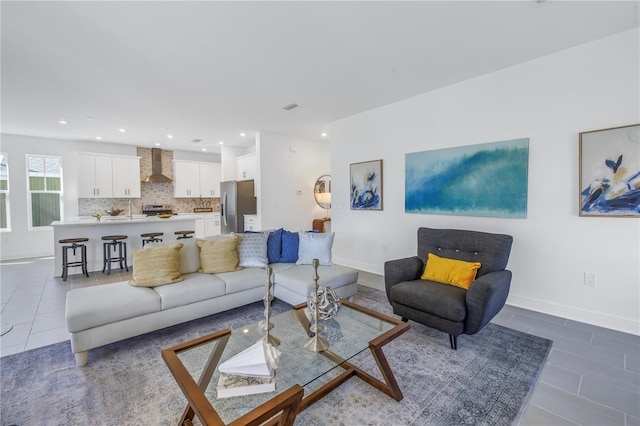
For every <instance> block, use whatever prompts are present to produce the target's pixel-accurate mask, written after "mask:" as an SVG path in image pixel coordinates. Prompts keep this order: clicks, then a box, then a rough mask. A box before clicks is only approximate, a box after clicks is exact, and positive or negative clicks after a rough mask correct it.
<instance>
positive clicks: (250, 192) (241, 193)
mask: <svg viewBox="0 0 640 426" xmlns="http://www.w3.org/2000/svg"><path fill="white" fill-rule="evenodd" d="M256 205H257V202H256V197H255V195H254V188H253V181H252V180H243V181H237V182H236V181H229V182H221V183H220V232H221V233H222V234H229V233H231V232H236V233H241V232H244V215H245V214H256V212H257V210H256V209H257V207H256Z"/></svg>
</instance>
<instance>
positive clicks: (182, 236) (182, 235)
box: [174, 231, 196, 240]
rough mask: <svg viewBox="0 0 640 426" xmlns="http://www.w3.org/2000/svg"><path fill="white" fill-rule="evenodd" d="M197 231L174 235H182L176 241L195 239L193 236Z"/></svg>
mask: <svg viewBox="0 0 640 426" xmlns="http://www.w3.org/2000/svg"><path fill="white" fill-rule="evenodd" d="M195 232H196V231H176V232H174V234H176V235H180V236H179V237H178V238H176V240H182V239H183V238H193V235H191V234H194V233H195Z"/></svg>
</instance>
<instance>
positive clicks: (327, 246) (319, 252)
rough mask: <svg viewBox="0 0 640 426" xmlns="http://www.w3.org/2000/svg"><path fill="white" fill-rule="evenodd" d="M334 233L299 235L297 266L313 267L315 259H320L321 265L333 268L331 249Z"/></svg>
mask: <svg viewBox="0 0 640 426" xmlns="http://www.w3.org/2000/svg"><path fill="white" fill-rule="evenodd" d="M334 235H335V234H334V233H333V232H332V233H330V234H319V233H315V232H302V231H300V232H299V233H298V239H299V240H300V242H299V246H298V260H297V261H296V264H297V265H311V264H312V263H313V259H318V261H319V263H320V265H323V266H331V265H333V262H331V247H332V246H333V238H334Z"/></svg>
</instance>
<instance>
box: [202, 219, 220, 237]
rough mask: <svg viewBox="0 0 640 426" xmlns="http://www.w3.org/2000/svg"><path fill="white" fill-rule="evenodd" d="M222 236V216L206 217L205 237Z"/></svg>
mask: <svg viewBox="0 0 640 426" xmlns="http://www.w3.org/2000/svg"><path fill="white" fill-rule="evenodd" d="M219 234H220V216H218V215H216V216H212V215H210V214H209V215H205V217H204V235H205V237H207V236H209V235H219Z"/></svg>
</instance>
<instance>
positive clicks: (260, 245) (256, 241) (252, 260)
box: [238, 232, 269, 268]
mask: <svg viewBox="0 0 640 426" xmlns="http://www.w3.org/2000/svg"><path fill="white" fill-rule="evenodd" d="M238 236H239V237H240V240H239V241H238V257H239V259H240V263H239V265H240V266H243V267H245V268H266V267H267V265H268V264H269V261H268V259H267V239H268V238H269V234H265V233H262V232H259V233H255V234H253V233H251V234H238Z"/></svg>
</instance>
